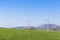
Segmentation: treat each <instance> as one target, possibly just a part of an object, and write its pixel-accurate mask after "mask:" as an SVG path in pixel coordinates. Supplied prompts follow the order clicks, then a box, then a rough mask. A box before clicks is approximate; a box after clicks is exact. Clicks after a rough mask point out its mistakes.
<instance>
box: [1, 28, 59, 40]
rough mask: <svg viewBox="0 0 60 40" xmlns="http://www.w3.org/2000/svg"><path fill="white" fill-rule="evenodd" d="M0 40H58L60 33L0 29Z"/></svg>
mask: <svg viewBox="0 0 60 40" xmlns="http://www.w3.org/2000/svg"><path fill="white" fill-rule="evenodd" d="M0 40H60V32H51V31H42V30H22V29H8V28H0Z"/></svg>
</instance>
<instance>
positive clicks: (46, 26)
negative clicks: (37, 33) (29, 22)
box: [15, 24, 60, 30]
mask: <svg viewBox="0 0 60 40" xmlns="http://www.w3.org/2000/svg"><path fill="white" fill-rule="evenodd" d="M15 28H22V29H39V30H47V28H48V29H49V30H54V29H58V28H60V26H58V25H55V24H42V25H39V26H37V27H34V26H26V27H24V26H19V27H15Z"/></svg>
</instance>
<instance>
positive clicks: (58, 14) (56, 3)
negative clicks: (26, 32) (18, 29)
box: [0, 0, 60, 27]
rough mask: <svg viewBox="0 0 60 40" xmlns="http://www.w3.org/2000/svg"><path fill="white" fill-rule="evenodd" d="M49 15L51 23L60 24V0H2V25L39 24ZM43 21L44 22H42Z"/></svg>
mask: <svg viewBox="0 0 60 40" xmlns="http://www.w3.org/2000/svg"><path fill="white" fill-rule="evenodd" d="M47 17H49V23H52V24H57V25H60V0H0V26H1V27H8V26H9V24H8V23H10V26H11V27H14V26H27V25H28V21H31V25H32V26H38V25H40V24H43V23H47V22H44V20H46V19H47ZM42 22H43V23H42Z"/></svg>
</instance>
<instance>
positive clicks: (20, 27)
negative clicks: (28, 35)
mask: <svg viewBox="0 0 60 40" xmlns="http://www.w3.org/2000/svg"><path fill="white" fill-rule="evenodd" d="M14 28H24V26H18V27H14Z"/></svg>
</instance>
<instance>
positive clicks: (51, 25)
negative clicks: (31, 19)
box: [37, 24, 59, 30]
mask: <svg viewBox="0 0 60 40" xmlns="http://www.w3.org/2000/svg"><path fill="white" fill-rule="evenodd" d="M47 27H48V29H49V30H53V29H56V28H58V27H59V26H58V25H55V24H42V25H39V26H37V29H41V30H42V29H43V30H47Z"/></svg>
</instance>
